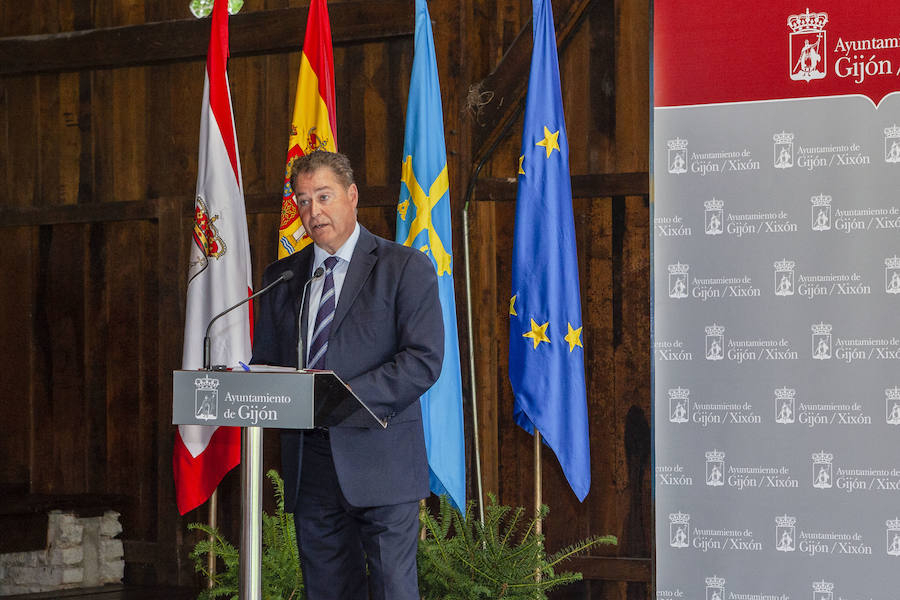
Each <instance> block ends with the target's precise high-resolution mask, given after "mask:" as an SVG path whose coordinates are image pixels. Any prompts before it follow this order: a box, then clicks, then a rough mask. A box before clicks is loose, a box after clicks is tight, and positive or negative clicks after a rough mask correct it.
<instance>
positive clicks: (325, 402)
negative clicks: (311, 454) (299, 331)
mask: <svg viewBox="0 0 900 600" xmlns="http://www.w3.org/2000/svg"><path fill="white" fill-rule="evenodd" d="M252 369H253V370H252V371H207V370H199V371H187V370H180V371H174V372H173V381H172V423H173V424H174V425H207V426H216V427H240V428H242V432H241V544H240V553H241V559H240V560H241V583H240V598H241V600H260V599H261V598H262V572H261V568H262V566H261V564H262V480H263V473H262V440H263V429H264V428H278V429H312V428H314V427H334V426H336V425H345V426H353V427H373V426H374V427H378V426H380V427H382V428H385V427H387V423H386V422H385V421H383V420H381V419H379V418H378V417H377V416H376V415H375V414H374V413H373V412H372V411H371V410H370V409H369V407H368V406H366V405H365V403H364V402H362V400H360V399H359V398H358V397H357V396H356V395H355V394H354V393H353V391H352V390H351V389H350V388H349V387H348V386H347V384H345V383H344V382H343V381H342V380H341V379H340V377H338V376H337V375H336V374H335V373H334V372H332V371H313V370H299V371H298V370H294V369H286V368H282V367H265V366H253V367H252Z"/></svg>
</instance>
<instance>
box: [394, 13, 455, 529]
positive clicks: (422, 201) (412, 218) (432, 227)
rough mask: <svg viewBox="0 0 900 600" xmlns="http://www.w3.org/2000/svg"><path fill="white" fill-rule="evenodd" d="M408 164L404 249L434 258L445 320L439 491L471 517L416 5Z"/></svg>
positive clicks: (434, 88) (430, 54) (441, 182)
mask: <svg viewBox="0 0 900 600" xmlns="http://www.w3.org/2000/svg"><path fill="white" fill-rule="evenodd" d="M403 157H404V158H403V171H402V178H401V181H402V183H403V185H401V186H400V203H399V205H398V206H397V241H398V242H400V243H401V244H405V245H407V246H412V247H414V248H418V249H420V250H421V251H422V252H425V253H426V254H427V255H428V256H429V257H430V258H431V261H432V263H434V267H435V270H436V271H437V275H438V292H439V294H440V297H441V308H442V309H443V312H444V367H443V369H442V370H441V376H440V378H438V380H437V382H436V383H435V384H434V385H433V386H432V387H431V389H430V390H428V392H427V393H426V394H425V395H424V396H422V418H423V420H424V423H425V447H426V449H427V451H428V465H429V469H430V479H431V491H433V492H434V493H435V494H447V495H448V496H449V497H450V500H451V502H452V503H453V505H454V506H456V508H457V509H459V510H460V511H461V512H464V511H465V507H466V454H465V442H464V439H465V438H464V434H463V413H462V379H461V376H460V369H459V342H458V339H457V334H456V297H455V296H454V293H453V247H452V241H451V229H450V190H449V188H450V180H449V179H448V177H447V151H446V149H445V145H444V117H443V109H442V106H441V87H440V82H439V80H438V71H437V60H436V59H435V52H434V40H433V39H432V34H431V17H430V16H429V15H428V5H427V3H426V1H425V0H416V38H415V56H414V58H413V67H412V77H411V79H410V82H409V101H408V103H407V107H406V137H405V139H404V142H403Z"/></svg>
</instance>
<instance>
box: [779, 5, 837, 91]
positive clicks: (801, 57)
mask: <svg viewBox="0 0 900 600" xmlns="http://www.w3.org/2000/svg"><path fill="white" fill-rule="evenodd" d="M827 23H828V13H824V12H820V13H814V12H809V9H808V8H807V9H806V12H804V13H800V14H799V15H791V16H789V17H788V19H787V24H788V27H790V28H791V33H790V50H791V57H790V61H791V62H790V74H791V79H793V80H794V81H805V82H807V83H809V82H810V81H812V80H813V79H822V78H823V77H825V75H826V74H827V72H828V66H827V64H828V61H827V60H826V56H825V53H826V51H827V48H826V45H827V42H826V35H825V25H826V24H827Z"/></svg>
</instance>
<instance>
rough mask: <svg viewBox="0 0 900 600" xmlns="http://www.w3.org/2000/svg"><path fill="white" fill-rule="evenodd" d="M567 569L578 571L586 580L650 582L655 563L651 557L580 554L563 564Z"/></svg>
mask: <svg viewBox="0 0 900 600" xmlns="http://www.w3.org/2000/svg"><path fill="white" fill-rule="evenodd" d="M563 569H564V570H566V571H577V572H579V573H581V575H582V577H584V579H585V580H588V579H593V580H606V581H639V582H647V583H649V582H650V580H651V576H652V574H653V563H652V561H651V560H650V559H649V558H620V557H615V556H579V557H575V558H573V559H572V560H570V561H567V562H566V563H565V564H564V565H563Z"/></svg>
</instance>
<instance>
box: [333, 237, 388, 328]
mask: <svg viewBox="0 0 900 600" xmlns="http://www.w3.org/2000/svg"><path fill="white" fill-rule="evenodd" d="M375 246H376V243H375V236H374V235H372V234H371V233H369V230H368V229H366V228H365V227H363V226H362V225H360V226H359V239H358V240H357V241H356V248H354V250H353V257H352V258H351V259H350V267H349V268H348V269H347V276H346V277H345V278H344V285H343V287H341V297H340V298H338V304H337V307H336V308H335V311H334V322H333V323H332V324H331V331H332V335H333V334H334V332H335V331H337V328H338V327H340V326H341V321H343V320H344V317H346V316H347V314H348V313H349V312H350V307H351V306H353V302H354V301H355V300H356V296H357V295H358V294H359V290H360V289H362V285H363V283H365V281H366V279H368V277H369V273H371V272H372V267H374V266H375V263H376V262H377V261H378V257H377V256H376V255H375Z"/></svg>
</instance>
